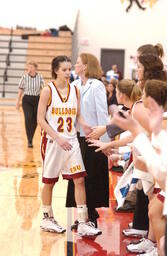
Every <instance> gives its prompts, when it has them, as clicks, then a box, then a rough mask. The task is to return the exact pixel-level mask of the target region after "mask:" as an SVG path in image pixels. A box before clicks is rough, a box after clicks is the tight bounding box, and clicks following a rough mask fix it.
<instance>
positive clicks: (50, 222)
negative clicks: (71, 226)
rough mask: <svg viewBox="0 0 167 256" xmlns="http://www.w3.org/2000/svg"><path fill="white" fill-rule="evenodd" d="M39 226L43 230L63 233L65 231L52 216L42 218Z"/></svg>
mask: <svg viewBox="0 0 167 256" xmlns="http://www.w3.org/2000/svg"><path fill="white" fill-rule="evenodd" d="M40 228H41V229H42V230H44V231H48V232H53V233H64V232H65V231H66V230H65V228H63V227H61V226H60V225H59V224H58V223H57V221H56V220H55V219H54V218H53V217H52V218H43V219H42V221H41V225H40Z"/></svg>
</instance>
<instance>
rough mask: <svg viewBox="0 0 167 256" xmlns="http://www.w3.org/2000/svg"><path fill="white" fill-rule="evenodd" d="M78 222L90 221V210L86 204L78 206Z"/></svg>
mask: <svg viewBox="0 0 167 256" xmlns="http://www.w3.org/2000/svg"><path fill="white" fill-rule="evenodd" d="M77 213H78V221H79V223H80V222H86V221H87V220H88V208H87V206H86V204H83V205H77Z"/></svg>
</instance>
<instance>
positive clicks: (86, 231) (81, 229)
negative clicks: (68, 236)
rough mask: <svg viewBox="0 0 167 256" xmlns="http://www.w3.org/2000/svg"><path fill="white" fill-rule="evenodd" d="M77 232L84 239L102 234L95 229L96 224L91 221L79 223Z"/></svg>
mask: <svg viewBox="0 0 167 256" xmlns="http://www.w3.org/2000/svg"><path fill="white" fill-rule="evenodd" d="M77 232H78V234H79V235H80V236H84V237H94V236H98V235H101V234H102V232H101V231H100V230H99V229H98V228H95V225H94V223H93V222H91V221H89V222H81V223H79V224H78V229H77Z"/></svg>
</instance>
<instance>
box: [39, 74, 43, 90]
mask: <svg viewBox="0 0 167 256" xmlns="http://www.w3.org/2000/svg"><path fill="white" fill-rule="evenodd" d="M40 87H41V89H42V88H43V87H44V80H43V77H42V75H40Z"/></svg>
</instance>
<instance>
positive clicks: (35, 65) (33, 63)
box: [27, 61, 38, 69]
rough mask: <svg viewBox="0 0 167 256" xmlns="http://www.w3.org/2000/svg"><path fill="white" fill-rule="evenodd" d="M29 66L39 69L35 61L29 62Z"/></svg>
mask: <svg viewBox="0 0 167 256" xmlns="http://www.w3.org/2000/svg"><path fill="white" fill-rule="evenodd" d="M27 64H28V65H32V66H34V67H35V68H36V69H37V68H38V64H37V63H36V62H35V61H29V62H28V63H27Z"/></svg>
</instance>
